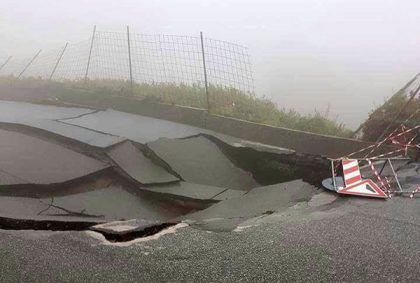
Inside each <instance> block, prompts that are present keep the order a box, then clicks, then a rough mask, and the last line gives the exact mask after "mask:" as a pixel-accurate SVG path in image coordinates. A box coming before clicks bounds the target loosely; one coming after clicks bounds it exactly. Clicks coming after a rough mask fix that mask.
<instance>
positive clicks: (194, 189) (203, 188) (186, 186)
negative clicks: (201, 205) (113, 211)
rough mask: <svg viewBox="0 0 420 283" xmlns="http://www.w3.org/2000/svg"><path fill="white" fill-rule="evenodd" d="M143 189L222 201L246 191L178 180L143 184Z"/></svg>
mask: <svg viewBox="0 0 420 283" xmlns="http://www.w3.org/2000/svg"><path fill="white" fill-rule="evenodd" d="M141 189H142V190H147V191H150V192H154V193H160V194H168V195H173V196H180V197H186V198H191V199H197V200H209V201H212V200H213V201H221V200H226V199H229V198H234V197H240V196H242V195H244V194H245V193H246V192H245V191H241V190H231V189H226V188H220V187H214V186H207V185H200V184H192V183H187V182H177V183H173V184H164V185H155V186H142V187H141Z"/></svg>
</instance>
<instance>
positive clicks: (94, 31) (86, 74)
mask: <svg viewBox="0 0 420 283" xmlns="http://www.w3.org/2000/svg"><path fill="white" fill-rule="evenodd" d="M95 33H96V25H95V26H93V33H92V41H91V42H90V49H89V57H88V61H87V66H86V73H85V82H86V80H87V78H88V74H89V66H90V58H91V57H92V49H93V41H94V39H95Z"/></svg>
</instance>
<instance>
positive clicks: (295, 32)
mask: <svg viewBox="0 0 420 283" xmlns="http://www.w3.org/2000/svg"><path fill="white" fill-rule="evenodd" d="M95 24H96V25H97V26H98V29H100V30H112V31H124V29H125V26H126V25H129V26H130V28H131V30H132V32H139V33H163V34H165V33H166V34H185V35H197V34H198V33H199V32H200V31H203V32H204V34H205V36H208V37H212V38H216V39H222V40H228V41H233V42H237V43H240V44H243V45H246V46H248V47H249V48H250V52H251V55H252V61H253V64H254V72H255V79H256V90H257V92H258V94H260V95H266V96H268V97H271V98H272V99H273V100H275V101H276V102H277V103H278V105H279V106H280V107H291V108H295V109H297V110H298V111H301V112H311V111H313V110H314V109H315V108H316V109H319V110H324V109H325V108H326V107H327V105H328V103H330V105H331V109H332V111H333V114H334V115H339V120H342V121H344V122H345V123H346V124H348V125H349V126H351V127H353V128H354V127H356V126H357V124H358V123H359V122H360V121H361V120H362V119H364V118H365V117H366V116H367V111H369V110H370V109H371V108H372V107H373V106H374V105H375V104H379V103H381V102H382V101H383V100H384V98H385V97H388V96H390V95H391V94H392V93H393V92H395V91H396V90H397V89H399V88H400V87H402V85H403V84H405V83H406V82H407V81H408V80H410V79H411V78H412V77H413V76H414V75H415V74H416V73H418V72H420V1H419V0H399V1H397V0H394V1H393V0H259V1H257V0H254V1H251V0H213V1H211V0H165V1H164V0H136V1H134V0H90V1H88V0H84V1H82V0H71V1H69V0H32V1H31V0H20V1H16V0H1V10H0V35H1V40H0V55H2V56H0V57H5V56H6V55H28V54H33V53H34V52H35V51H36V50H38V49H40V48H42V49H48V48H56V47H58V46H62V45H63V44H64V43H65V42H66V41H70V42H72V41H80V40H83V39H85V38H87V37H88V36H89V35H90V33H91V29H92V26H93V25H95Z"/></svg>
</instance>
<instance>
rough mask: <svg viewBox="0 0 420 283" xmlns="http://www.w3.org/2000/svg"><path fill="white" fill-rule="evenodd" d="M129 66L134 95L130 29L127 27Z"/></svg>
mask: <svg viewBox="0 0 420 283" xmlns="http://www.w3.org/2000/svg"><path fill="white" fill-rule="evenodd" d="M127 43H128V66H129V68H130V93H131V95H133V70H132V67H131V45H130V28H129V27H128V26H127Z"/></svg>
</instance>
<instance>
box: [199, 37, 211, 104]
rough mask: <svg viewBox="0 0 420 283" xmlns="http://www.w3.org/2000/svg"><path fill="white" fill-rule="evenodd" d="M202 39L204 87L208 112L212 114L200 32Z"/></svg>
mask: <svg viewBox="0 0 420 283" xmlns="http://www.w3.org/2000/svg"><path fill="white" fill-rule="evenodd" d="M200 39H201V54H202V56H203V70H204V86H205V89H206V99H207V111H208V112H210V99H209V86H208V83H207V69H206V56H205V55H204V40H203V32H200Z"/></svg>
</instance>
